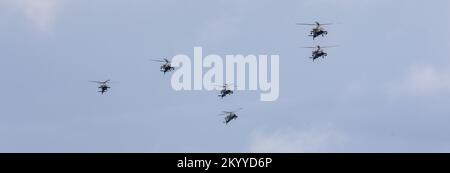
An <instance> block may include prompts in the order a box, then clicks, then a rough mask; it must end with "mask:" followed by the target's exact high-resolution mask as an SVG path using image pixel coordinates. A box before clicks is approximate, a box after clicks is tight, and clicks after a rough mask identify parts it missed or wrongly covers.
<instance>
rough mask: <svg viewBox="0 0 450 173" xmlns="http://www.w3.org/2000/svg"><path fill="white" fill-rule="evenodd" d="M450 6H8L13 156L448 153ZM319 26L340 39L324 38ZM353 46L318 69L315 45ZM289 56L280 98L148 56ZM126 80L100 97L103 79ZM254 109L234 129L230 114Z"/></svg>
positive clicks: (0, 111)
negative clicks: (185, 76) (184, 78)
mask: <svg viewBox="0 0 450 173" xmlns="http://www.w3.org/2000/svg"><path fill="white" fill-rule="evenodd" d="M449 8H450V2H449V1H442V0H431V1H426V0H413V1H411V0H396V1H391V0H285V1H275V0H258V1H256V0H195V1H181V0H150V1H144V0H133V1H125V0H96V1H91V0H0V79H1V85H0V105H1V106H0V152H145V153H147V152H149V153H153V152H158V153H159V152H202V153H203V152H220V153H222V152H225V153H229V152H295V153H298V152H300V153H301V152H313V153H316V152H332V153H335V152H338V153H339V152H352V153H353V152H356V153H358V152H369V153H372V152H375V153H378V152H450V136H449V135H448V134H449V133H450V126H448V122H450V106H449V103H450V49H449V47H450V34H449V32H448V31H449V30H450V20H449V18H448V17H449V16H450V10H449ZM314 21H320V22H323V23H328V22H332V23H335V24H334V25H330V26H327V28H326V29H327V30H328V31H329V34H328V36H327V37H326V38H318V39H317V40H315V41H313V40H312V39H311V38H310V37H308V36H307V34H308V33H309V30H310V29H311V28H309V27H305V26H298V25H295V24H296V23H311V22H314ZM317 44H320V45H339V47H336V48H330V49H327V52H328V54H329V55H328V57H327V58H326V59H320V60H318V61H315V62H312V61H311V60H310V59H309V58H308V57H309V56H310V54H311V50H309V49H302V48H301V47H303V46H315V45H317ZM195 46H201V47H203V51H204V54H218V55H227V54H244V55H248V54H257V55H258V54H271V55H272V54H275V55H279V56H280V97H279V99H278V100H277V101H275V102H261V101H259V95H260V93H259V92H256V91H238V92H236V93H235V94H234V95H232V96H229V97H227V98H225V99H223V100H221V99H219V98H218V97H217V92H214V91H184V92H183V91H174V90H173V89H172V88H171V85H170V75H169V74H166V75H163V74H162V73H161V72H160V71H159V65H160V64H158V63H154V62H151V61H149V59H157V58H161V57H173V56H175V55H178V54H187V55H192V54H193V49H194V47H195ZM106 79H111V80H112V81H115V82H116V83H113V84H112V85H111V87H112V88H111V89H110V91H109V92H108V93H107V94H105V95H101V94H99V93H98V92H97V86H96V84H93V83H89V82H88V81H90V80H106ZM241 107H242V108H244V109H243V110H242V111H241V112H239V118H238V119H237V120H236V121H233V122H232V123H230V124H228V125H225V124H223V123H222V121H223V119H222V117H219V116H217V115H218V114H220V112H221V111H226V110H234V109H236V108H241Z"/></svg>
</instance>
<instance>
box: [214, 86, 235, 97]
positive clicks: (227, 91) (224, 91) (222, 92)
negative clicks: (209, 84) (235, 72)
mask: <svg viewBox="0 0 450 173" xmlns="http://www.w3.org/2000/svg"><path fill="white" fill-rule="evenodd" d="M231 85H233V84H232V83H231V84H223V85H216V86H218V87H222V90H220V94H219V95H218V96H219V97H221V98H222V99H223V98H224V97H225V96H227V95H231V94H233V91H232V90H230V89H229V87H230V86H231Z"/></svg>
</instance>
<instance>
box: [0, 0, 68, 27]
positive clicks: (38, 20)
mask: <svg viewBox="0 0 450 173" xmlns="http://www.w3.org/2000/svg"><path fill="white" fill-rule="evenodd" d="M63 1H64V0H6V1H3V2H2V3H1V5H2V6H3V7H6V8H12V9H16V10H18V11H19V12H20V13H22V14H23V16H24V17H26V19H27V20H29V21H30V23H31V24H32V25H33V26H34V27H35V28H36V29H38V30H40V31H47V30H48V29H49V28H50V27H51V26H52V24H53V23H54V21H55V20H56V16H57V11H58V9H59V8H60V7H61V5H62V3H63Z"/></svg>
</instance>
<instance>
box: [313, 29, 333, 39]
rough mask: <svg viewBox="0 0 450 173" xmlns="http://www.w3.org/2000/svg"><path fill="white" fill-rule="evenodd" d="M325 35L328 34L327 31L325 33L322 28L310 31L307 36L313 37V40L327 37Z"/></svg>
mask: <svg viewBox="0 0 450 173" xmlns="http://www.w3.org/2000/svg"><path fill="white" fill-rule="evenodd" d="M327 34H328V31H325V30H324V29H322V28H314V29H313V30H312V31H311V34H310V35H309V36H311V37H313V39H315V38H316V37H318V36H322V37H324V36H325V35H327Z"/></svg>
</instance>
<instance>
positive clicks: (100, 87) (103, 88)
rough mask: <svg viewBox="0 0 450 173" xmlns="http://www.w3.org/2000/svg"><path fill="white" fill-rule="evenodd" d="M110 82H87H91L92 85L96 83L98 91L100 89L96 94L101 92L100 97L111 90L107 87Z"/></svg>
mask: <svg viewBox="0 0 450 173" xmlns="http://www.w3.org/2000/svg"><path fill="white" fill-rule="evenodd" d="M110 81H111V80H109V79H108V80H106V81H103V82H102V81H89V82H93V83H97V84H99V85H100V86H99V87H98V88H99V89H101V90H100V91H98V92H101V93H102V95H103V94H104V93H105V92H106V91H108V89H109V88H111V87H109V86H108V85H107V83H108V82H110Z"/></svg>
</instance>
